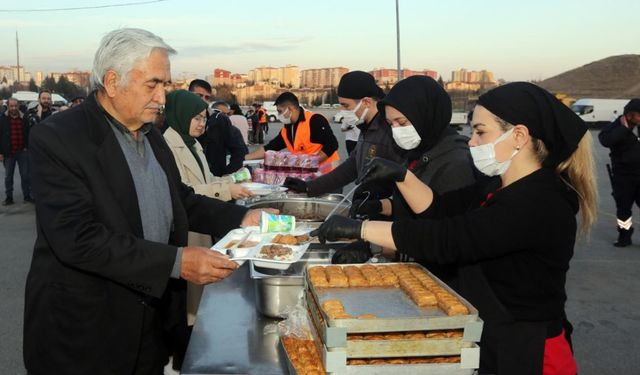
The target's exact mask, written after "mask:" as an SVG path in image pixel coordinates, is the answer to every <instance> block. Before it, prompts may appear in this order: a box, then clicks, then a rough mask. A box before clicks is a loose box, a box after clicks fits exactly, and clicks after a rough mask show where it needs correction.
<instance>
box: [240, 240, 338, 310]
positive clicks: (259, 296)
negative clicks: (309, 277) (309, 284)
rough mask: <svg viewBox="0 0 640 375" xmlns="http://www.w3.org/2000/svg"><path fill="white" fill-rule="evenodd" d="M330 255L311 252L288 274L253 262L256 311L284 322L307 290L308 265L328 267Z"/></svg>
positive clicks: (323, 252)
mask: <svg viewBox="0 0 640 375" xmlns="http://www.w3.org/2000/svg"><path fill="white" fill-rule="evenodd" d="M329 263H331V257H330V256H329V251H327V250H319V251H310V252H308V253H307V254H305V255H304V257H303V258H302V260H301V261H300V262H297V263H294V264H292V265H291V267H289V269H286V270H282V271H281V270H272V269H269V268H262V267H256V266H255V265H254V264H253V262H251V278H252V279H253V281H254V283H255V286H256V288H255V291H256V294H255V301H256V309H257V310H258V311H259V312H260V313H262V314H263V315H266V316H269V317H272V318H284V317H285V312H286V311H287V309H288V308H289V307H291V306H295V305H296V303H297V302H298V298H299V297H300V295H301V293H302V290H303V289H304V276H303V275H304V269H305V268H306V266H307V264H329Z"/></svg>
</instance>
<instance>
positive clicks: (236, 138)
mask: <svg viewBox="0 0 640 375" xmlns="http://www.w3.org/2000/svg"><path fill="white" fill-rule="evenodd" d="M198 141H200V144H202V148H203V149H204V155H205V156H206V158H207V163H208V164H209V170H210V171H211V173H213V175H214V176H218V177H221V176H224V175H226V174H229V173H233V172H235V171H237V170H238V169H240V168H242V162H243V161H244V156H245V155H246V154H247V153H248V152H249V149H248V148H247V145H246V144H245V143H244V139H243V138H242V133H240V130H238V128H236V127H235V126H233V124H232V123H231V120H229V117H227V116H225V115H224V114H223V113H221V112H218V111H216V112H214V113H213V114H212V115H211V116H210V117H209V119H208V120H207V130H206V131H205V133H204V134H203V135H201V136H200V137H199V138H198ZM227 155H230V156H231V158H230V160H229V164H227Z"/></svg>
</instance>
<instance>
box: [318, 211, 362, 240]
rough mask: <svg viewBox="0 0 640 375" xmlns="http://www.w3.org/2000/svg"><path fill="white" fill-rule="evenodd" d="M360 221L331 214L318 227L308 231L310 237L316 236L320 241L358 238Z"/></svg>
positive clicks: (360, 226)
mask: <svg viewBox="0 0 640 375" xmlns="http://www.w3.org/2000/svg"><path fill="white" fill-rule="evenodd" d="M361 229H362V221H360V220H353V219H349V218H348V217H344V216H335V215H334V216H331V217H330V218H329V219H327V221H325V222H324V223H322V225H320V227H319V228H318V229H316V230H314V231H313V232H311V233H309V235H310V236H311V237H315V236H317V237H318V241H320V243H325V242H327V241H338V240H342V239H355V240H359V239H360V230H361Z"/></svg>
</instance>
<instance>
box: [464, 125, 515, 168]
mask: <svg viewBox="0 0 640 375" xmlns="http://www.w3.org/2000/svg"><path fill="white" fill-rule="evenodd" d="M511 133H513V128H511V129H509V130H508V131H507V132H505V133H504V134H502V135H501V136H499V137H498V138H497V139H496V140H495V141H493V142H491V143H487V144H486V145H480V146H475V147H470V148H469V150H470V151H471V157H472V158H473V164H474V165H475V166H476V168H478V170H479V171H480V172H482V173H484V174H485V175H487V176H501V175H503V174H504V172H506V171H507V169H508V168H509V166H510V165H511V159H513V157H514V156H516V154H517V153H518V151H519V150H518V149H516V150H514V151H513V153H512V154H511V156H509V159H507V160H505V161H497V160H496V149H495V145H497V144H498V143H500V142H502V141H504V140H505V139H507V137H509V136H510V135H511Z"/></svg>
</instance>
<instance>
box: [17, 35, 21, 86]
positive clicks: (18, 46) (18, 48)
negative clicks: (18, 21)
mask: <svg viewBox="0 0 640 375" xmlns="http://www.w3.org/2000/svg"><path fill="white" fill-rule="evenodd" d="M16 60H17V65H18V82H22V79H20V44H19V42H18V30H16Z"/></svg>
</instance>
